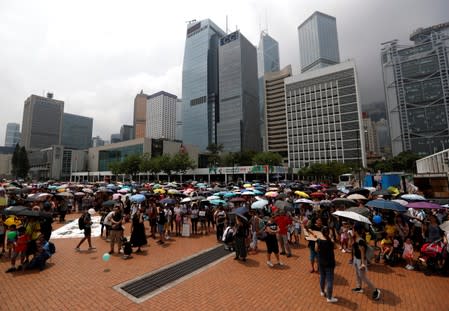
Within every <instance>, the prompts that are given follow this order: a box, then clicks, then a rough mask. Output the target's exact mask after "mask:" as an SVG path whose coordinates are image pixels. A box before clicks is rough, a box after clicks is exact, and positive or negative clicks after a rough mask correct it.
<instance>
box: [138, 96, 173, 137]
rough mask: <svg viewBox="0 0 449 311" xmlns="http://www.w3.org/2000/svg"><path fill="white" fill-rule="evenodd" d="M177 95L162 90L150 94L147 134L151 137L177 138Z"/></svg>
mask: <svg viewBox="0 0 449 311" xmlns="http://www.w3.org/2000/svg"><path fill="white" fill-rule="evenodd" d="M177 102H178V98H177V97H176V95H173V94H170V93H167V92H164V91H161V92H157V93H155V94H152V95H150V96H148V103H147V117H146V119H147V123H146V124H147V125H146V135H145V137H149V138H156V139H159V138H164V139H169V140H174V139H175V138H176V105H177Z"/></svg>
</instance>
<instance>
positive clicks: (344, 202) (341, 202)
mask: <svg viewBox="0 0 449 311" xmlns="http://www.w3.org/2000/svg"><path fill="white" fill-rule="evenodd" d="M332 204H333V205H334V206H335V205H344V206H357V205H358V204H357V202H355V201H353V200H350V199H346V198H337V199H333V200H332Z"/></svg>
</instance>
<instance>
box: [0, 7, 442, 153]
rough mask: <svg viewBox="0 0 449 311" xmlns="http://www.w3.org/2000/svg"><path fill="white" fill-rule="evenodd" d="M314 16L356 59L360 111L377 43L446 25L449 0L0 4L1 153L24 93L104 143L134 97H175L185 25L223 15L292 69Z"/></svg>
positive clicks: (375, 70) (369, 98)
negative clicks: (57, 107)
mask: <svg viewBox="0 0 449 311" xmlns="http://www.w3.org/2000/svg"><path fill="white" fill-rule="evenodd" d="M314 11H321V12H323V13H326V14H329V15H332V16H335V17H336V18H337V30H338V37H339V46H340V56H341V60H342V61H343V60H345V59H349V58H352V59H355V61H356V64H357V66H358V74H359V83H360V91H361V98H362V103H363V104H364V105H366V104H369V103H371V102H375V101H383V100H384V96H383V86H382V76H381V68H380V48H381V46H380V43H381V42H385V41H388V40H392V39H399V40H400V42H401V43H402V44H410V42H409V39H408V38H409V35H410V33H411V32H412V31H414V30H415V29H416V28H418V27H427V26H430V25H434V24H439V23H442V22H449V1H448V0H426V1H423V0H332V1H331V0H308V1H306V0H292V1H288V0H272V1H270V0H228V1H213V0H204V1H200V0H198V1H197V0H189V1H169V0H165V1H149V0H142V1H138V0H131V1H114V0H107V1H100V0H77V1H71V0H64V1H58V0H55V1H41V0H36V1H22V0H14V1H9V0H0V47H1V48H0V107H1V113H0V145H3V143H4V137H5V131H6V123H8V122H17V123H22V114H23V103H24V100H25V99H26V98H27V97H28V96H29V95H30V94H36V95H43V94H44V93H45V92H53V93H54V96H55V98H56V99H60V100H63V101H64V102H65V112H68V113H75V114H80V115H83V116H87V117H92V118H93V119H94V129H93V135H94V136H96V135H100V136H101V137H102V138H103V139H106V140H109V139H110V134H112V133H118V132H119V131H120V127H121V125H122V124H132V117H133V116H132V114H133V101H134V97H135V95H136V94H137V93H138V92H140V90H141V89H143V90H144V92H145V93H147V94H151V93H154V92H158V91H160V90H165V91H167V92H171V93H173V94H175V95H177V96H178V97H181V95H182V94H181V89H182V88H181V82H182V62H183V55H184V44H185V33H186V21H189V20H193V19H196V20H201V19H205V18H211V19H212V20H213V21H214V22H215V23H216V24H217V25H218V26H220V27H221V28H222V29H223V30H225V29H226V15H228V21H229V23H228V25H229V29H230V30H231V31H233V30H235V29H236V28H237V27H238V28H239V29H240V31H241V33H242V34H243V35H244V36H246V37H247V38H248V39H249V40H250V41H251V42H252V43H253V44H254V45H255V46H257V45H258V41H259V33H260V30H261V29H266V28H267V26H268V33H269V34H270V35H271V36H272V37H273V38H275V39H276V40H277V41H278V42H279V47H280V57H281V67H283V66H286V65H288V64H291V65H292V67H293V68H294V73H298V72H299V70H298V68H299V46H298V38H297V27H298V25H299V24H300V23H301V22H303V21H304V20H305V19H306V18H307V17H308V16H310V15H311V14H312V13H313V12H314Z"/></svg>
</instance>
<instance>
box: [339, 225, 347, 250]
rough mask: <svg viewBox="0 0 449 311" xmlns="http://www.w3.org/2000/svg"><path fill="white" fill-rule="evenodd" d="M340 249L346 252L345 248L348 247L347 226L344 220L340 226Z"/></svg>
mask: <svg viewBox="0 0 449 311" xmlns="http://www.w3.org/2000/svg"><path fill="white" fill-rule="evenodd" d="M340 249H341V252H342V253H346V250H347V249H349V226H348V223H347V222H345V221H344V222H343V226H341V228H340Z"/></svg>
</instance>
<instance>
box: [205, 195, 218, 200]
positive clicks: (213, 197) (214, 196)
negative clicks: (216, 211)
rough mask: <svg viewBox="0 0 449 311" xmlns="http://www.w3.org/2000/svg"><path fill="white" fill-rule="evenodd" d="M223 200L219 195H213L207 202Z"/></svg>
mask: <svg viewBox="0 0 449 311" xmlns="http://www.w3.org/2000/svg"><path fill="white" fill-rule="evenodd" d="M220 199H221V198H220V197H219V196H217V195H211V196H210V197H207V198H206V200H208V201H210V200H220Z"/></svg>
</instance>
